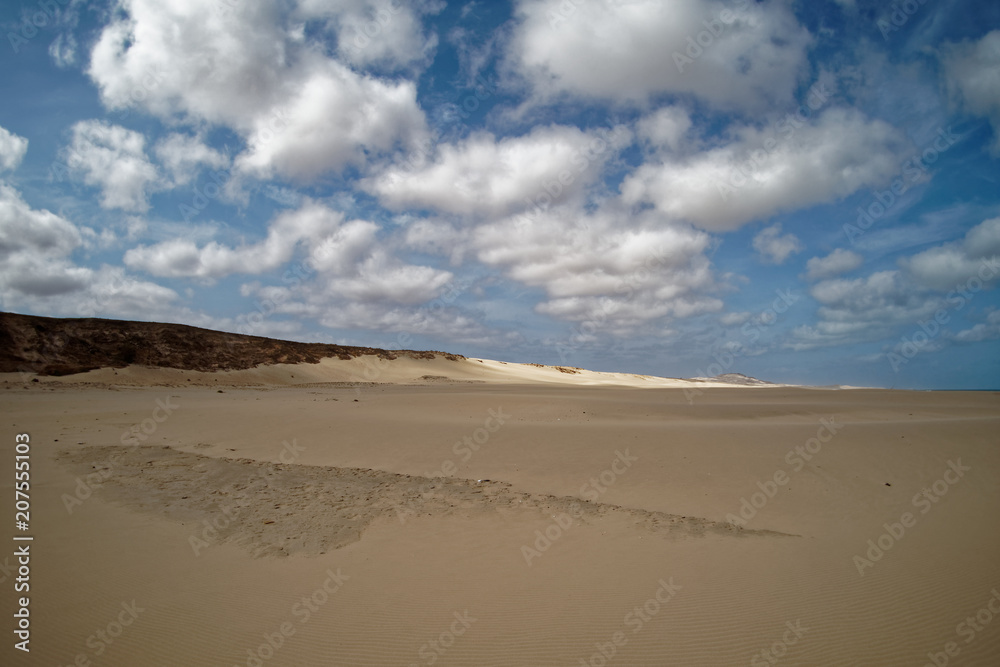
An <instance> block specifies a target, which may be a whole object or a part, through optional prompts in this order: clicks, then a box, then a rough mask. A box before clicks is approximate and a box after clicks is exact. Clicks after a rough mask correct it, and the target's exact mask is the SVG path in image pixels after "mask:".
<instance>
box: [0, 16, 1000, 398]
mask: <svg viewBox="0 0 1000 667" xmlns="http://www.w3.org/2000/svg"><path fill="white" fill-rule="evenodd" d="M0 21H2V28H3V32H4V34H5V40H4V44H3V45H2V48H0V54H2V55H0V59H2V63H3V67H2V69H0V77H2V88H3V90H4V91H6V94H5V96H4V102H3V104H2V105H0V128H2V129H0V308H2V309H3V310H7V311H14V312H21V313H31V314H38V315H50V316H60V317H79V316H97V317H107V318H122V319H138V320H152V321H169V322H181V323H187V324H194V325H198V326H204V327H209V328H214V329H221V330H226V331H237V332H241V333H251V334H255V335H263V336H271V337H277V338H287V339H293V340H308V341H321V342H338V343H347V344H362V345H372V346H380V347H388V348H398V347H406V348H415V349H428V348H430V349H441V350H447V351H452V352H458V353H461V354H466V355H468V356H476V357H487V358H495V359H502V360H509V361H525V362H538V363H545V364H561V365H570V366H582V367H586V368H591V369H595V370H615V371H630V372H638V373H647V374H653V375H665V376H674V377H691V376H702V375H715V374H718V373H721V372H742V373H746V374H750V375H754V376H757V377H761V378H763V379H768V380H772V381H778V382H796V383H806V384H820V385H822V384H853V385H869V386H886V387H889V386H894V387H897V388H941V389H957V388H996V387H997V386H998V383H997V378H998V377H1000V308H998V306H1000V296H998V290H997V289H996V287H997V284H998V283H1000V185H998V177H1000V169H998V166H1000V5H998V4H997V3H995V2H988V1H986V0H964V1H960V0H952V1H947V0H928V1H927V2H924V3H921V2H919V1H918V0H910V2H904V3H895V4H894V5H889V4H888V3H882V2H866V1H865V0H835V1H834V0H831V1H828V2H824V1H817V2H808V3H805V2H802V3H796V2H786V1H773V2H753V1H751V0H728V1H721V2H716V1H712V2H707V1H704V0H675V1H672V2H669V3H668V2H651V1H644V0H524V1H521V2H512V3H505V2H484V1H480V2H467V3H460V2H451V3H446V2H443V1H434V0H426V1H416V2H402V0H393V1H388V0H342V1H340V2H333V1H329V2H327V1H323V0H298V1H294V0H289V1H286V2H277V3H250V2H246V1H245V0H208V1H204V2H201V1H199V2H193V1H183V2H182V1H177V0H175V1H172V2H161V1H159V0H123V1H122V2H118V3H104V2H91V3H83V2H77V1H76V0H47V1H44V2H21V3H16V2H15V3H10V2H8V3H4V6H3V9H2V15H0Z"/></svg>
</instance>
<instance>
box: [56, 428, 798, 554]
mask: <svg viewBox="0 0 1000 667" xmlns="http://www.w3.org/2000/svg"><path fill="white" fill-rule="evenodd" d="M56 460H57V461H60V462H62V463H64V464H67V465H69V466H70V467H71V468H72V469H73V470H74V471H75V472H76V473H77V474H78V475H81V476H82V477H84V478H85V479H88V483H90V486H94V487H96V491H95V493H96V495H98V496H99V497H102V498H104V499H106V500H110V501H113V502H116V503H119V504H122V505H124V506H126V507H129V508H131V509H134V510H137V511H140V512H147V513H151V514H156V515H158V516H164V517H166V518H169V519H172V520H175V521H181V522H183V523H185V524H187V523H191V524H192V526H193V528H192V530H193V533H192V534H193V535H196V536H200V537H199V539H203V538H204V535H203V528H204V526H205V524H204V522H205V521H206V520H207V521H209V522H214V523H215V525H216V527H218V526H219V525H220V524H225V527H224V528H219V529H218V530H217V531H216V533H217V534H216V533H210V539H209V543H212V542H215V543H222V542H235V543H236V544H238V545H240V546H242V547H244V548H246V549H248V550H249V551H250V552H251V553H252V554H253V555H254V556H255V557H259V556H288V555H291V554H296V553H304V554H318V553H325V552H326V551H328V550H331V549H337V548H339V547H342V546H345V545H347V544H350V543H352V542H356V541H357V540H359V539H361V536H362V533H363V532H364V530H365V528H367V527H368V526H369V525H370V524H371V523H372V522H373V521H376V520H378V519H389V520H392V521H406V520H412V519H415V518H418V517H420V516H448V515H461V516H473V515H481V514H488V513H500V514H505V515H509V514H514V513H516V514H519V515H525V514H527V515H531V514H534V515H536V516H537V515H546V516H555V515H558V514H560V513H571V512H572V513H575V514H576V515H577V516H579V520H580V521H582V522H583V523H587V522H589V521H593V520H595V519H598V518H602V517H617V518H619V519H624V520H627V521H628V522H630V523H632V524H634V526H635V528H637V529H642V530H648V531H652V532H657V533H662V534H664V535H665V536H671V537H685V536H700V535H707V534H722V535H732V536H758V537H766V536H771V537H779V536H788V535H786V534H785V533H778V532H774V531H767V530H743V529H741V528H738V527H736V526H733V525H731V524H729V523H725V522H716V521H709V520H707V519H701V518H697V517H690V516H679V515H676V514H666V513H663V512H650V511H647V510H643V509H635V508H628V507H621V506H618V505H612V504H607V503H594V502H590V501H587V500H582V499H580V498H573V497H566V496H563V497H559V496H551V495H545V494H534V493H523V492H519V491H515V490H514V489H513V488H512V487H511V485H510V484H508V483H506V482H499V481H493V480H470V479H459V478H454V477H435V478H428V477H423V476H411V475H400V474H396V473H391V472H386V471H382V470H371V469H361V468H337V467H328V466H308V465H299V464H283V463H268V462H261V461H255V460H251V459H229V458H215V457H209V456H202V455H201V454H196V453H187V452H180V451H177V450H174V449H171V448H169V447H158V446H142V447H136V448H130V449H124V448H122V447H118V446H91V447H83V448H80V449H76V450H70V451H64V452H61V453H60V454H58V455H57V457H56ZM91 482H98V483H99V485H98V484H94V483H91Z"/></svg>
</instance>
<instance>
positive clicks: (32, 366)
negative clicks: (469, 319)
mask: <svg viewBox="0 0 1000 667" xmlns="http://www.w3.org/2000/svg"><path fill="white" fill-rule="evenodd" d="M363 355H376V356H378V357H381V358H383V359H395V358H397V357H400V356H405V357H412V358H414V359H433V358H434V357H435V356H437V355H441V356H443V357H445V358H446V359H451V360H457V359H464V357H462V356H461V355H457V354H448V353H445V352H417V351H413V350H383V349H379V348H372V347H352V346H347V345H329V344H326V343H296V342H292V341H284V340H276V339H274V338H264V337H261V336H246V335H242V334H233V333H224V332H222V331H212V330H211V329H201V328H199V327H191V326H187V325H184V324H161V323H157V322H131V321H127V320H104V319H98V318H93V317H88V318H66V319H63V318H53V317H38V316H35V315H18V314H15V313H0V372H3V373H10V372H29V373H32V372H33V373H38V374H40V375H70V374H73V373H83V372H86V371H89V370H93V369H95V368H105V367H111V368H121V367H123V366H128V365H129V364H139V365H143V366H153V367H160V368H178V369H183V370H193V371H221V370H241V369H246V368H253V367H254V366H257V365H261V364H264V365H268V364H297V363H307V364H315V363H319V361H320V359H323V358H326V357H338V358H340V359H351V358H353V357H359V356H363Z"/></svg>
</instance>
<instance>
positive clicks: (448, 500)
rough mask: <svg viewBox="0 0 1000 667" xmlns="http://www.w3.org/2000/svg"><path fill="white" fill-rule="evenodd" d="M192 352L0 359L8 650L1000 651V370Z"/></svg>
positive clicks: (397, 656) (364, 657)
mask: <svg viewBox="0 0 1000 667" xmlns="http://www.w3.org/2000/svg"><path fill="white" fill-rule="evenodd" d="M193 375H197V377H195V381H194V382H192V383H188V382H187V380H189V379H190V378H191V376H193ZM557 375H558V373H557ZM187 376H188V377H185V376H184V374H183V373H181V372H178V373H177V374H176V376H172V381H171V383H170V385H171V386H163V385H161V386H142V385H141V383H139V382H138V381H136V382H133V386H122V385H120V386H112V385H103V384H100V383H95V384H86V385H85V384H79V383H73V382H67V381H66V380H72V378H64V379H62V380H61V381H56V380H48V379H45V378H42V381H40V382H37V383H33V382H27V383H25V382H23V381H21V380H23V378H22V379H18V377H17V376H16V375H13V376H7V382H6V383H4V382H0V410H2V414H3V418H4V422H5V424H4V426H5V434H4V436H3V437H4V439H5V441H6V443H7V445H6V446H5V447H4V451H5V452H6V453H5V454H3V455H2V457H0V488H2V493H3V495H4V497H5V499H6V500H5V501H4V503H3V507H4V508H5V512H8V513H9V516H8V517H7V518H8V521H9V524H8V525H9V527H8V529H7V530H5V531H4V534H5V535H6V536H7V537H6V539H7V542H8V545H9V546H8V547H5V548H4V550H3V552H0V563H2V564H4V565H5V567H4V569H3V570H2V571H0V576H2V577H3V581H2V582H0V590H3V596H2V599H3V605H4V607H3V608H4V614H5V617H6V618H7V619H8V620H7V625H8V630H6V631H5V636H6V637H7V638H6V639H5V641H4V645H3V647H2V648H0V663H2V664H4V665H46V666H47V667H54V666H57V665H58V666H60V667H63V666H66V665H89V664H92V665H128V666H138V665H191V666H196V665H222V666H225V667H230V666H235V665H248V666H249V667H254V666H256V665H404V666H405V665H431V664H434V665H482V666H489V665H532V666H541V665H567V666H579V665H593V666H595V667H597V666H599V665H604V664H608V665H650V666H652V665H657V666H661V665H686V666H690V665H712V666H719V665H748V664H749V665H774V664H785V665H925V664H934V663H933V662H932V660H936V661H937V664H938V665H944V664H951V665H996V664H1000V592H998V591H1000V522H998V519H997V517H998V516H1000V447H998V433H1000V394H997V393H986V392H981V393H964V392H919V393H918V392H901V391H886V390H869V389H851V390H823V389H804V388H789V387H769V388H717V387H715V388H705V389H702V390H701V391H700V392H699V393H694V394H692V393H691V392H690V391H689V392H687V393H685V392H684V390H682V389H680V388H672V387H669V386H664V387H647V388H640V387H628V386H613V385H602V384H592V385H587V384H580V385H568V384H559V383H558V382H556V381H551V382H545V383H543V382H533V383H525V384H519V383H516V382H505V383H501V382H447V381H440V380H434V379H433V378H429V379H428V378H425V379H424V382H423V383H422V384H420V385H402V384H355V385H348V384H318V383H309V384H303V385H298V386H273V385H272V386H250V385H247V384H243V385H242V386H239V384H240V383H237V382H235V381H234V382H232V383H228V384H227V383H226V380H225V378H224V377H223V376H216V377H213V376H212V375H210V374H209V375H206V374H200V375H199V374H187ZM219 377H223V381H222V382H221V383H220V382H219V381H218V380H219ZM300 377H305V376H304V375H303V376H300ZM206 378H207V379H206ZM22 432H26V433H29V434H30V437H31V466H32V467H31V473H32V477H31V479H32V486H31V503H32V507H31V519H32V521H31V526H30V532H31V534H32V535H33V536H34V538H35V539H34V541H33V542H32V543H31V563H30V567H31V574H30V586H31V590H30V596H31V602H30V612H31V621H32V624H31V631H32V633H31V641H30V647H31V652H30V654H24V653H22V652H20V651H16V650H14V649H13V643H14V641H15V639H14V638H12V635H11V632H10V627H12V625H13V623H12V621H11V619H12V616H11V615H12V614H13V611H14V609H15V602H14V599H15V598H14V593H13V582H14V577H15V576H16V575H15V573H13V572H11V571H10V570H9V568H10V565H11V564H12V563H13V562H14V560H15V559H14V557H13V551H14V548H15V546H16V544H17V543H14V542H13V541H11V537H12V536H13V535H15V534H18V533H17V531H16V530H14V516H13V515H14V507H13V503H12V502H11V500H12V498H13V495H14V491H13V480H14V470H13V469H14V440H15V434H17V433H22ZM440 475H443V476H444V477H446V479H444V478H441V477H438V478H437V479H436V480H435V479H431V478H433V477H435V476H440ZM744 500H745V502H744ZM741 510H742V513H743V514H742V516H741ZM737 518H738V519H740V521H734V520H733V519H737ZM744 519H745V520H744ZM735 524H742V525H735ZM869 541H871V542H869ZM5 558H6V559H7V560H6V561H5V560H4V559H5ZM967 619H970V620H967ZM949 650H950V651H951V655H948V653H947V651H949ZM602 652H603V655H602Z"/></svg>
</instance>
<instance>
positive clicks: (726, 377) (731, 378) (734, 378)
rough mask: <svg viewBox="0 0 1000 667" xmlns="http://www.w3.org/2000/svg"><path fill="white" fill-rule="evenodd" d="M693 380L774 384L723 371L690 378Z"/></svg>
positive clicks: (746, 384)
mask: <svg viewBox="0 0 1000 667" xmlns="http://www.w3.org/2000/svg"><path fill="white" fill-rule="evenodd" d="M692 379H694V380H702V381H704V382H725V383H726V384H740V385H744V386H754V387H756V386H759V385H766V384H774V383H773V382H768V381H767V380H758V379H757V378H754V377H750V376H749V375H743V373H723V374H722V375H716V376H715V377H710V378H692Z"/></svg>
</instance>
